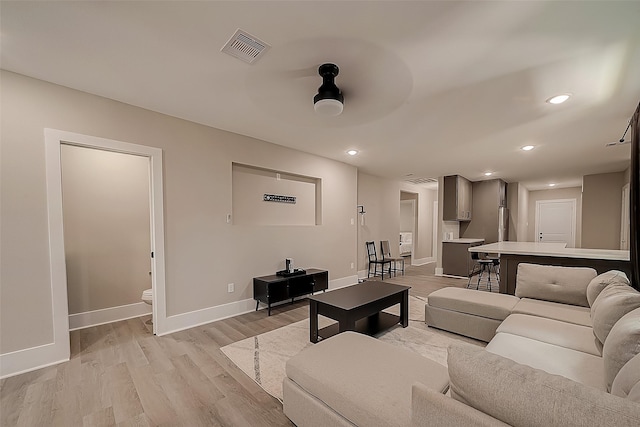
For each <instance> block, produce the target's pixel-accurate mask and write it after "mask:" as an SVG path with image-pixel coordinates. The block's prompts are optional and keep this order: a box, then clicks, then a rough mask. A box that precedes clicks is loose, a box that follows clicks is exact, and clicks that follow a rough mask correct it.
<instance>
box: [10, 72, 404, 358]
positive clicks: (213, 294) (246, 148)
mask: <svg viewBox="0 0 640 427" xmlns="http://www.w3.org/2000/svg"><path fill="white" fill-rule="evenodd" d="M0 93H2V97H1V99H0V102H1V104H0V106H1V108H2V117H1V130H0V132H1V134H0V136H1V140H2V156H1V159H0V162H1V171H0V173H1V176H0V182H1V183H2V191H1V197H2V200H1V207H0V221H1V224H0V225H1V227H2V235H1V237H0V250H1V252H2V259H1V260H0V275H1V276H0V279H1V280H0V293H1V294H2V298H1V301H0V337H1V342H0V352H2V353H7V352H12V351H16V350H21V349H26V348H31V347H35V346H39V345H42V344H46V343H50V342H52V341H53V319H52V308H51V307H52V306H51V304H52V301H51V277H50V272H49V267H50V264H49V246H48V225H47V224H48V222H47V203H46V180H45V161H44V133H43V129H44V128H47V127H48V128H54V129H60V130H64V131H69V132H76V133H81V134H85V135H92V136H99V137H103V138H109V139H114V140H118V141H125V142H130V143H135V144H141V145H147V146H153V147H158V148H161V149H162V150H163V151H164V165H163V166H164V201H165V217H164V221H165V254H166V261H165V265H166V298H167V314H168V315H169V316H171V315H176V314H181V313H188V312H191V311H196V310H199V309H204V308H208V307H214V306H218V305H222V304H225V303H230V302H234V301H241V300H245V299H250V298H252V286H251V284H252V278H253V277H255V276H259V275H264V274H270V273H273V272H274V271H277V270H280V269H282V268H284V259H285V257H293V258H294V259H295V262H296V265H297V266H299V267H302V268H305V267H317V268H324V269H327V270H329V277H330V279H331V280H333V279H338V278H344V277H350V276H353V275H355V274H356V271H355V269H353V270H352V269H351V268H350V263H355V262H356V254H357V252H356V251H357V249H356V247H355V243H356V241H357V239H356V226H355V219H356V214H355V207H356V200H357V170H356V168H355V167H353V166H349V165H347V164H344V163H340V162H336V161H332V160H328V159H326V158H321V157H317V156H313V155H310V154H306V153H302V152H299V151H295V150H290V149H287V148H284V147H281V146H278V145H274V144H269V143H266V142H264V141H260V140H256V139H252V138H249V137H245V136H241V135H237V134H233V133H229V132H225V131H222V130H219V129H213V128H210V127H207V126H202V125H199V124H196V123H193V122H188V121H185V120H180V119H177V118H174V117H170V116H166V115H163V114H159V113H155V112H152V111H148V110H144V109H141V108H138V107H134V106H131V105H127V104H123V103H119V102H115V101H113V100H109V99H106V98H101V97H98V96H94V95H89V94H87V93H83V92H80V91H75V90H71V89H68V88H65V87H62V86H57V85H53V84H49V83H46V82H43V81H39V80H35V79H31V78H27V77H24V76H20V75H18V74H14V73H10V72H6V71H2V72H1V79H0ZM274 125H277V122H276V123H274ZM234 162H237V163H242V164H247V165H254V166H258V167H262V168H266V169H272V170H282V171H287V172H289V173H291V174H297V175H306V176H313V177H318V178H320V179H321V180H322V225H321V226H267V227H265V226H250V225H246V226H243V225H233V224H227V222H226V216H227V214H229V213H231V211H232V200H231V194H232V184H231V177H232V163H234ZM392 205H395V206H396V209H399V204H398V203H397V202H396V203H393V204H392ZM351 219H354V224H352V223H351ZM395 224H396V225H397V224H398V221H397V220H396V222H395ZM227 283H235V289H236V290H235V293H228V292H227Z"/></svg>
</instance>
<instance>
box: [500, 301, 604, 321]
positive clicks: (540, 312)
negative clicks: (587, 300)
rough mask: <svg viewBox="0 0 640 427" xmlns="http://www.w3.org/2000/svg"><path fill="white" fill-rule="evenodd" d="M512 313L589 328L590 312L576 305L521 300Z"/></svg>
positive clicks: (586, 308)
mask: <svg viewBox="0 0 640 427" xmlns="http://www.w3.org/2000/svg"><path fill="white" fill-rule="evenodd" d="M512 313H520V314H529V315H531V316H540V317H546V318H548V319H555V320H560V321H562V322H567V323H574V324H576V325H583V326H591V316H590V315H591V311H590V310H589V308H588V307H582V306H578V305H569V304H560V303H557V302H550V301H541V300H536V299H529V298H523V299H521V300H520V301H519V302H518V303H517V304H516V306H515V307H513V311H512Z"/></svg>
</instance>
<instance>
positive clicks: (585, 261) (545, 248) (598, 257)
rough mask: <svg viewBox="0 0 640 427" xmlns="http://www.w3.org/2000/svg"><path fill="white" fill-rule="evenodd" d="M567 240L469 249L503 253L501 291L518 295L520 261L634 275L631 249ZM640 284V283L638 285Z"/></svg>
mask: <svg viewBox="0 0 640 427" xmlns="http://www.w3.org/2000/svg"><path fill="white" fill-rule="evenodd" d="M566 246H567V245H566V244H565V243H542V242H498V243H490V244H488V245H480V246H473V247H470V248H469V252H478V253H490V254H498V255H499V256H500V293H503V294H510V295H514V294H515V290H516V273H517V271H518V264H520V263H521V262H526V263H529V264H543V265H561V266H567V267H591V268H593V269H595V270H596V271H597V272H598V274H600V273H604V272H605V271H608V270H620V271H623V272H625V273H626V274H627V276H629V277H631V262H630V258H629V251H622V250H613V249H582V248H567V247H566ZM635 286H638V284H635Z"/></svg>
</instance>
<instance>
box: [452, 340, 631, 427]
mask: <svg viewBox="0 0 640 427" xmlns="http://www.w3.org/2000/svg"><path fill="white" fill-rule="evenodd" d="M447 360H448V365H449V368H448V369H449V379H450V384H451V396H452V397H453V398H454V399H456V400H459V401H461V402H462V403H465V404H467V405H469V406H471V407H473V408H475V409H478V410H479V411H482V412H484V413H486V414H488V415H491V416H492V417H494V418H497V419H499V420H501V421H502V422H505V423H507V424H510V425H514V426H532V427H535V426H541V427H542V426H544V427H548V426H585V425H594V426H595V425H601V426H605V425H607V426H638V425H640V405H637V404H636V403H634V402H631V401H629V400H627V399H621V398H619V397H617V396H612V395H610V394H608V393H606V392H604V391H601V390H598V389H596V388H594V387H589V386H585V385H583V384H579V383H577V382H575V381H572V380H570V379H568V378H565V377H561V376H559V375H552V374H549V373H547V372H544V371H541V370H539V369H534V368H532V367H530V366H526V365H521V364H519V363H516V362H514V361H513V360H510V359H507V358H505V357H502V356H499V355H497V354H493V353H490V352H488V351H486V350H484V349H482V348H478V347H475V346H472V345H470V344H455V345H452V346H451V347H449V355H448V359H447Z"/></svg>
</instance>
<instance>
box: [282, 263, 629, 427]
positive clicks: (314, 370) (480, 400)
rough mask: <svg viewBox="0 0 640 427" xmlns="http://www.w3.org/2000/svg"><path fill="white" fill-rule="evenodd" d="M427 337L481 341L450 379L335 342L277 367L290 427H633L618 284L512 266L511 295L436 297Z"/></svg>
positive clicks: (378, 351)
mask: <svg viewBox="0 0 640 427" xmlns="http://www.w3.org/2000/svg"><path fill="white" fill-rule="evenodd" d="M425 317H426V320H427V323H428V324H429V326H433V327H437V328H441V329H445V330H448V331H451V332H455V333H458V334H462V335H467V336H470V337H474V338H476V339H479V340H483V341H488V345H487V346H486V348H483V347H482V346H473V345H469V344H462V343H461V344H457V345H453V346H451V347H450V348H449V351H448V368H445V367H444V366H442V365H439V364H437V363H435V362H432V361H430V360H428V359H426V358H424V357H422V356H419V355H417V354H416V353H413V352H411V351H409V350H406V349H403V348H400V347H397V346H392V345H390V344H387V343H384V342H381V341H378V340H376V339H375V338H371V337H367V336H364V335H359V334H355V333H343V334H340V335H337V336H335V337H332V338H329V339H327V340H324V341H322V342H320V343H319V344H316V345H315V346H312V347H310V348H308V349H307V350H305V351H303V352H301V353H300V354H298V355H296V356H295V357H293V358H291V359H290V360H289V361H288V362H287V367H286V378H285V379H284V402H283V407H284V412H285V414H286V415H287V416H288V417H289V418H290V419H291V420H292V421H293V422H294V423H295V424H296V425H298V426H331V425H335V426H353V425H359V426H408V425H416V426H417V425H424V426H427V425H428V426H459V425H470V426H504V425H514V426H572V425H574V426H603V425H611V426H640V292H638V291H636V290H635V289H633V288H632V287H631V286H630V285H629V281H628V279H627V277H626V276H625V275H624V273H621V272H618V271H610V272H607V273H604V274H601V275H599V276H596V273H595V271H594V270H592V269H585V268H571V267H551V266H540V265H532V264H520V265H519V267H518V274H517V283H516V295H515V296H509V295H501V294H492V293H487V292H483V291H476V290H467V289H459V288H445V289H443V290H440V291H436V292H434V293H432V294H431V295H430V296H429V298H428V304H427V306H426V307H425Z"/></svg>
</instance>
